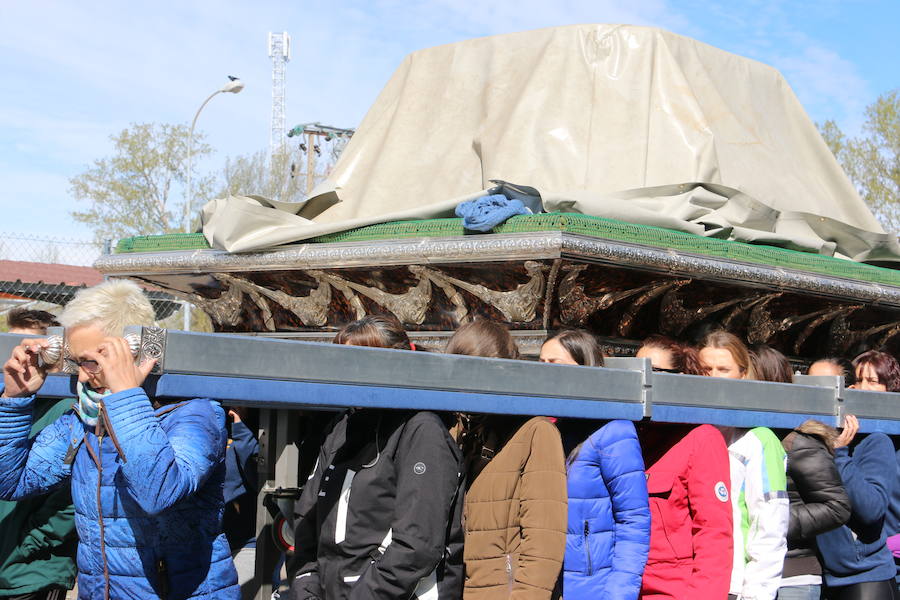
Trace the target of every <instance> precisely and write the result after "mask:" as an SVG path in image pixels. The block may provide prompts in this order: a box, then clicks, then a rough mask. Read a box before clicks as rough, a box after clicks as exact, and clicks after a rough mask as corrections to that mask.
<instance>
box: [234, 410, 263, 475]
mask: <svg viewBox="0 0 900 600" xmlns="http://www.w3.org/2000/svg"><path fill="white" fill-rule="evenodd" d="M231 442H232V443H231V447H232V450H233V452H234V454H235V456H236V457H237V461H238V464H239V465H240V467H241V471H242V472H243V473H245V474H246V473H256V467H255V463H254V458H255V457H256V456H258V455H259V441H258V440H257V439H256V436H254V435H253V432H252V431H250V428H249V427H247V426H246V425H245V424H244V423H243V421H237V422H235V423H232V424H231ZM244 485H245V486H246V487H247V488H248V489H251V490H254V491H255V490H256V479H255V478H254V477H251V478H250V480H249V481H248V480H245V481H244Z"/></svg>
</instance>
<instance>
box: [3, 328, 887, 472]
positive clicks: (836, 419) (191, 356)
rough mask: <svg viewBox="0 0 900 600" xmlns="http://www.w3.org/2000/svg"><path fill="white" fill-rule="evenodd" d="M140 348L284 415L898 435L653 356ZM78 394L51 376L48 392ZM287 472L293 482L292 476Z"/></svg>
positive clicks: (812, 388) (249, 344)
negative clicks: (345, 411) (654, 365)
mask: <svg viewBox="0 0 900 600" xmlns="http://www.w3.org/2000/svg"><path fill="white" fill-rule="evenodd" d="M20 337H21V336H11V335H5V334H0V356H2V355H7V356H8V354H9V352H10V351H11V347H12V346H13V345H14V344H15V343H16V342H17V341H18V339H19V338H20ZM140 339H141V348H140V352H141V356H153V357H156V358H158V360H159V370H160V372H161V373H162V375H161V376H159V377H151V378H150V379H149V380H148V382H147V383H146V384H145V387H147V388H148V390H149V391H150V392H151V393H152V394H154V395H155V396H157V397H160V398H185V397H188V398H191V397H206V398H213V399H216V400H219V401H221V402H224V403H232V404H242V405H248V406H256V407H262V408H279V409H301V408H315V407H320V408H322V407H333V408H339V407H347V406H361V407H379V408H395V409H422V410H439V411H458V412H483V413H498V414H522V415H554V416H559V417H576V418H590V419H611V418H621V419H632V420H640V419H642V418H649V419H650V420H653V421H662V422H684V423H711V424H714V425H733V426H739V427H751V426H768V427H777V428H785V427H796V426H797V425H799V424H800V423H802V422H803V421H804V420H805V419H808V418H815V419H819V420H822V421H824V422H826V423H828V424H831V425H838V424H839V423H840V419H841V417H842V416H843V415H844V414H847V413H852V414H855V415H857V416H858V417H859V418H860V420H861V426H862V430H863V431H884V432H887V433H898V434H900V410H897V409H896V407H897V406H900V394H888V393H875V392H861V391H858V390H849V389H846V388H844V387H843V383H842V382H839V381H838V380H837V379H836V378H824V379H823V378H804V377H798V379H797V383H794V384H784V383H771V382H763V381H746V380H727V379H714V378H710V377H698V376H691V375H675V374H670V373H656V372H653V371H652V370H651V369H650V365H649V361H647V360H646V359H626V358H610V359H609V360H608V366H607V367H605V368H586V367H577V366H568V365H554V364H541V363H535V362H529V361H521V360H504V359H491V358H479V357H471V356H448V355H442V354H436V353H426V352H409V351H404V350H386V349H382V348H364V347H355V346H342V345H335V344H323V343H311V342H297V341H291V340H283V339H266V338H258V337H247V336H233V335H221V334H201V333H188V332H181V331H168V332H165V331H162V330H149V329H145V330H144V331H143V332H142V334H141V336H140ZM60 379H62V381H60ZM71 390H72V387H71V384H69V386H68V387H67V386H66V385H65V380H64V378H61V377H59V376H54V377H50V378H49V381H48V384H47V388H46V389H45V390H43V391H42V394H43V395H51V394H59V395H69V394H71ZM283 427H288V425H287V424H284V425H283ZM285 435H287V436H288V437H290V432H289V431H287V430H285ZM285 451H286V452H288V455H289V454H290V452H291V451H290V450H285ZM279 452H280V451H279ZM272 460H274V458H273V459H272ZM286 468H288V467H286ZM283 475H284V477H285V478H286V479H284V481H287V478H289V473H287V472H285V473H284V474H283Z"/></svg>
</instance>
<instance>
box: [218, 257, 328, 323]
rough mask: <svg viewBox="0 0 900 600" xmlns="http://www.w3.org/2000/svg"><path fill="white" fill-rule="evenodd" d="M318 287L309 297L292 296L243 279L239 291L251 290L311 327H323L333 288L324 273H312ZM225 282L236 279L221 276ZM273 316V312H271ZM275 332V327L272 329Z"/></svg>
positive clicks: (226, 275)
mask: <svg viewBox="0 0 900 600" xmlns="http://www.w3.org/2000/svg"><path fill="white" fill-rule="evenodd" d="M309 275H310V276H311V277H313V278H314V279H315V280H316V281H317V282H318V284H319V285H318V286H317V287H316V288H315V289H313V290H310V292H309V295H307V296H291V295H290V294H286V293H284V292H282V291H281V290H270V289H269V288H266V287H263V286H261V285H257V284H255V283H253V282H251V281H247V280H244V279H241V280H240V281H241V282H242V283H241V284H239V285H238V286H237V289H239V290H240V289H247V288H250V289H252V290H254V291H255V292H256V293H258V294H259V295H261V296H265V297H267V298H269V299H270V300H272V301H273V302H275V303H276V304H278V305H279V306H281V307H282V308H285V309H286V310H288V311H290V312H292V313H294V315H296V316H297V318H298V319H300V321H301V322H302V323H303V324H304V325H309V326H316V327H321V326H322V325H324V324H325V323H326V321H327V320H328V307H329V305H330V304H331V286H330V285H329V284H328V283H327V282H326V281H325V280H324V278H323V277H322V273H320V272H318V271H310V272H309ZM220 278H221V280H222V281H223V282H233V281H234V280H235V279H236V278H234V277H232V276H231V275H228V274H227V273H222V274H220ZM270 314H271V311H270ZM272 330H274V325H273V327H272Z"/></svg>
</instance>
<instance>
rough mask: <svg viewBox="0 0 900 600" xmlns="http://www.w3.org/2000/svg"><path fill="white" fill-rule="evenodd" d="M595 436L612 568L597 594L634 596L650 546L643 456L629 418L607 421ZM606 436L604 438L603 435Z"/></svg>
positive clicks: (617, 599)
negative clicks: (610, 526) (610, 523)
mask: <svg viewBox="0 0 900 600" xmlns="http://www.w3.org/2000/svg"><path fill="white" fill-rule="evenodd" d="M601 433H602V434H605V435H602V436H599V437H598V439H596V440H595V438H594V436H591V438H589V443H592V444H593V443H594V442H595V441H598V442H600V443H601V447H598V448H595V451H596V453H597V455H599V456H600V474H601V476H602V477H603V481H604V483H605V484H606V487H607V489H608V490H609V499H610V502H611V504H612V513H613V520H614V522H615V529H614V532H615V533H614V535H613V539H614V540H615V545H614V546H613V556H612V570H611V571H610V573H609V576H608V579H607V580H606V585H605V588H604V591H603V593H602V594H601V598H602V599H604V600H606V599H609V600H635V599H636V598H637V597H638V594H639V593H640V591H641V576H642V575H643V574H644V566H645V565H646V564H647V553H648V551H649V548H650V503H649V498H648V495H647V477H646V475H645V474H644V458H643V456H642V455H641V446H640V444H639V443H638V439H637V432H636V431H635V429H634V425H633V424H632V423H631V421H612V422H610V423H608V424H607V425H606V426H605V427H604V428H603V429H601ZM607 436H608V439H607Z"/></svg>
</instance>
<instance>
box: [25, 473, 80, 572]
mask: <svg viewBox="0 0 900 600" xmlns="http://www.w3.org/2000/svg"><path fill="white" fill-rule="evenodd" d="M75 535H76V534H75V507H74V506H72V493H71V492H70V491H69V490H68V489H65V488H63V489H59V490H56V491H55V492H53V493H52V494H49V495H48V496H47V497H46V498H45V499H44V502H43V504H42V505H41V507H40V508H39V509H38V510H36V511H35V512H33V513H31V514H30V515H29V516H28V521H27V523H26V531H25V532H24V535H23V538H22V544H21V548H22V553H23V555H24V556H27V557H34V556H36V555H37V554H38V553H41V552H45V551H46V552H49V551H51V550H53V549H54V548H57V547H59V546H60V545H62V544H64V543H65V542H67V541H69V540H71V539H73V538H74V537H75Z"/></svg>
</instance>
